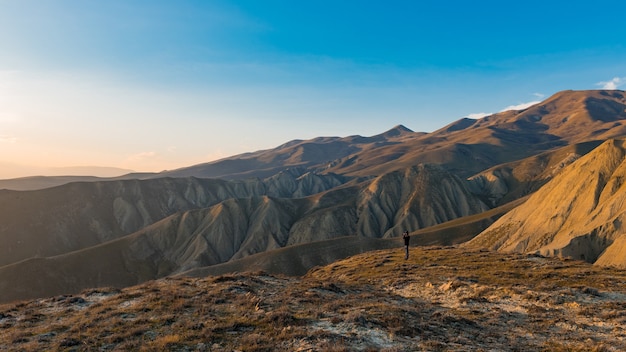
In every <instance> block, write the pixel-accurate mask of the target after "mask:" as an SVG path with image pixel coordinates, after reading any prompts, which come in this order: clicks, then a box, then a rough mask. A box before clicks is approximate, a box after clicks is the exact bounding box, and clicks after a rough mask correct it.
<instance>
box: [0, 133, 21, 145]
mask: <svg viewBox="0 0 626 352" xmlns="http://www.w3.org/2000/svg"><path fill="white" fill-rule="evenodd" d="M0 143H10V144H14V143H17V137H11V136H2V135H0Z"/></svg>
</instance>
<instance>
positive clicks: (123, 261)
mask: <svg viewBox="0 0 626 352" xmlns="http://www.w3.org/2000/svg"><path fill="white" fill-rule="evenodd" d="M625 122H626V98H624V92H622V91H579V92H576V91H565V92H560V93H558V94H555V95H554V96H552V97H550V98H549V99H547V100H546V101H544V102H542V103H539V104H537V105H534V106H532V107H530V108H528V109H526V110H521V111H507V112H502V113H499V114H494V115H491V116H487V117H485V118H482V119H479V120H470V119H461V120H459V121H457V122H455V123H452V124H450V125H448V126H445V127H443V128H441V129H440V130H437V131H435V132H433V133H416V132H412V131H410V130H409V129H407V128H405V127H403V126H396V127H394V128H393V129H391V130H389V131H387V132H384V133H381V134H379V135H376V136H372V137H361V136H350V137H343V138H340V137H320V138H315V139H311V140H307V141H301V140H295V141H291V142H288V143H285V144H283V145H281V146H279V147H277V148H274V149H270V150H264V151H257V152H253V153H246V154H242V155H237V156H233V157H230V158H226V159H222V160H219V161H216V162H211V163H206V164H201V165H195V166H190V167H188V168H183V169H179V170H173V171H169V172H165V173H160V174H153V175H152V174H148V175H139V174H130V175H124V176H122V177H120V178H119V179H117V180H107V181H103V180H100V179H97V180H94V179H83V181H88V182H71V183H68V184H64V185H61V186H57V187H51V188H46V189H41V190H33V191H8V190H3V191H0V243H1V244H2V245H1V246H0V285H1V287H0V291H3V292H4V293H5V294H6V295H5V296H4V297H9V296H10V297H19V295H20V294H26V293H25V292H26V291H28V290H32V292H39V293H40V294H45V293H46V292H63V289H68V290H70V289H78V288H81V287H83V288H84V287H88V286H89V285H114V286H123V285H128V284H134V283H138V282H141V281H143V280H148V279H152V278H157V277H161V276H164V275H169V274H173V273H181V272H186V271H189V270H200V268H203V269H202V270H204V271H205V272H210V270H209V269H207V268H210V267H211V266H214V265H221V268H226V267H227V266H228V265H226V264H225V263H234V262H239V263H242V262H240V261H242V260H244V259H245V258H248V257H249V256H251V255H255V254H256V255H261V254H262V253H264V252H268V251H272V250H280V249H283V248H290V247H292V246H304V247H306V246H307V244H313V243H317V244H318V245H319V244H320V241H332V243H333V246H339V247H333V249H332V250H331V249H329V253H331V252H332V253H334V254H333V255H330V254H329V255H327V256H323V255H320V256H313V257H309V258H317V260H322V258H325V259H323V260H328V258H336V256H338V255H341V254H340V253H344V254H345V253H353V251H351V250H346V249H342V248H341V245H342V244H341V243H342V241H341V240H340V239H341V238H344V237H345V238H346V239H348V238H350V240H349V241H348V240H347V241H346V242H345V244H344V245H346V246H348V245H350V243H354V241H358V239H359V238H360V239H363V241H364V242H363V246H357V247H358V248H366V247H367V246H366V245H365V243H366V242H367V243H374V242H376V241H373V242H372V241H369V239H381V238H383V239H392V238H395V237H397V236H398V235H399V234H400V233H401V232H402V231H404V230H409V231H411V232H412V233H413V234H414V235H415V236H421V237H418V238H419V241H418V242H419V243H441V244H449V243H458V241H459V240H460V239H465V240H468V239H471V238H472V237H473V236H474V235H476V234H478V233H479V232H481V231H482V230H484V229H485V228H486V227H487V226H489V225H491V224H492V223H493V221H494V220H495V219H496V218H498V217H500V216H502V214H503V213H504V212H506V211H508V210H509V209H511V208H514V207H515V206H518V204H520V203H523V205H521V206H519V207H518V208H516V209H515V210H513V211H511V212H510V213H509V214H507V215H505V216H503V217H502V218H500V220H498V222H497V223H495V224H493V225H492V226H491V227H490V228H489V229H490V230H488V231H485V232H483V233H482V234H481V235H480V236H479V237H477V238H476V239H475V240H474V241H472V242H471V243H472V245H474V246H488V247H493V248H498V249H502V250H520V251H536V250H538V251H540V252H541V253H544V254H561V255H571V256H574V257H576V258H582V257H583V256H584V259H586V260H589V261H596V262H597V263H599V264H618V265H621V264H620V262H619V261H618V260H616V259H615V258H618V257H619V255H618V254H620V253H621V251H622V249H621V248H622V247H621V246H620V243H621V241H623V240H622V239H621V237H620V231H621V230H622V227H621V225H620V224H621V222H622V219H621V212H622V210H620V209H621V208H620V207H621V198H622V197H626V194H623V193H624V192H623V190H622V187H621V179H622V177H623V176H626V175H623V176H622V175H621V174H620V172H621V171H619V170H621V166H620V165H621V162H622V159H623V154H624V152H623V148H622V147H621V143H622V142H619V141H612V142H607V143H605V144H601V143H603V141H604V140H606V139H607V138H614V137H618V136H626V129H625V127H624V123H625ZM600 144H601V146H600V147H598V145H600ZM607 158H608V159H607ZM590 160H593V162H591V161H590ZM572 170H573V171H572ZM611 170H613V171H611ZM618 171H619V172H618ZM166 176H167V177H166ZM191 176H193V177H191ZM209 177H213V178H209ZM124 178H131V179H124ZM74 180H75V179H61V180H58V181H59V182H61V181H62V182H65V181H74ZM564 180H565V181H564ZM47 181H50V180H45V179H38V181H37V182H47ZM52 183H53V182H51V183H50V184H52ZM0 185H1V183H0ZM574 210H575V211H574ZM502 224H505V225H502ZM418 238H416V241H417V239H418ZM365 239H368V240H365ZM335 241H336V242H335ZM327 243H330V242H327ZM611 244H613V245H611ZM322 247H323V246H322ZM322 247H320V248H322ZM311 248H313V247H311ZM367 248H369V247H367ZM604 249H606V251H604ZM603 251H604V252H603ZM282 253H283V254H282V255H281V256H279V257H277V258H283V259H276V260H284V258H285V255H286V254H285V253H301V252H298V251H294V252H291V251H285V252H282ZM294 255H296V254H294ZM621 257H623V256H621ZM262 258H263V259H262V262H263V263H265V264H263V265H268V266H272V264H267V263H268V260H269V262H270V263H271V260H270V259H268V258H271V257H270V256H268V257H265V256H263V257H262ZM596 259H597V260H596ZM311 260H313V259H311ZM293 263H294V265H295V266H296V267H300V268H302V265H304V264H302V262H298V261H294V262H293ZM298 263H300V264H298ZM307 265H312V263H310V262H308V263H307ZM232 267H238V266H237V265H234V264H233V265H232ZM273 267H274V268H278V267H280V265H278V264H276V265H275V266H273ZM38 274H39V275H40V276H39V277H38V276H37V275H38ZM35 279H37V281H33V282H29V283H28V284H27V283H25V282H24V280H35ZM16 290H17V291H16ZM20 290H22V291H20ZM24 290H26V291H24ZM20 292H21V293H20ZM29 292H30V291H29Z"/></svg>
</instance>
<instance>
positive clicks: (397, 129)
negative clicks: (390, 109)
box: [382, 125, 413, 137]
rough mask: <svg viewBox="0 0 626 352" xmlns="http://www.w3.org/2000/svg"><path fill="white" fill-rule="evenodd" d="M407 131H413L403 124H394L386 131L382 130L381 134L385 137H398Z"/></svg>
mask: <svg viewBox="0 0 626 352" xmlns="http://www.w3.org/2000/svg"><path fill="white" fill-rule="evenodd" d="M408 133H413V131H412V130H411V129H409V128H407V127H405V126H404V125H396V126H394V127H393V128H392V129H390V130H388V131H387V132H384V133H383V134H382V135H383V136H385V137H398V136H401V135H404V134H408Z"/></svg>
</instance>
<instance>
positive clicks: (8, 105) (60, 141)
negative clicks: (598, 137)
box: [0, 0, 626, 178]
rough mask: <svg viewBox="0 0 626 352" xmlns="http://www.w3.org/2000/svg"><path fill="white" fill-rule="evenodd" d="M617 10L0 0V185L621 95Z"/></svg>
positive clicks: (625, 65)
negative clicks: (576, 95) (550, 100)
mask: <svg viewBox="0 0 626 352" xmlns="http://www.w3.org/2000/svg"><path fill="white" fill-rule="evenodd" d="M625 14H626V1H623V0H621V1H612V0H608V1H601V2H591V1H549V0H542V1H515V2H510V1H501V0H500V1H441V0H437V1H418V0H415V1H410V0H404V1H400V0H384V1H367V0H360V1H357V0H343V1H342V0H332V1H327V0H315V1H313V0H311V1H307V0H301V1H291V0H284V1H277V0H276V1H275V0H249V1H246V0H241V1H237V0H233V1H227V0H212V1H200V0H198V1H190V0H176V1H162V0H107V1H97V0H54V1H47V0H0V178H9V177H18V176H25V175H31V174H41V173H48V174H52V173H53V172H54V171H51V170H49V169H48V168H53V167H54V168H57V167H64V166H91V165H97V166H110V167H119V168H126V169H132V170H135V171H161V170H164V169H174V168H178V167H183V166H190V165H193V164H197V163H202V162H207V161H211V160H215V159H218V158H222V157H226V156H230V155H234V154H240V153H243V152H248V151H255V150H259V149H268V148H273V147H276V146H278V145H280V144H282V143H284V142H287V141H289V140H292V139H308V138H313V137H318V136H349V135H357V134H358V135H362V136H371V135H375V134H378V133H382V132H384V131H386V130H388V129H390V128H392V127H393V126H395V125H397V124H403V125H405V126H406V127H408V128H411V129H412V130H414V131H424V132H430V131H433V130H435V129H438V128H439V127H443V126H444V125H446V124H448V123H450V122H452V121H455V120H457V119H459V118H461V117H464V116H472V117H478V116H481V115H482V114H485V113H494V112H498V111H501V110H503V109H506V108H509V107H514V106H519V105H520V104H526V103H530V102H533V101H539V100H542V99H545V98H547V97H549V96H550V95H552V94H554V93H556V92H557V91H560V90H564V89H576V90H578V89H599V88H617V89H620V88H621V89H624V87H626V24H625V23H626V17H625V16H626V15H625ZM56 172H58V170H57V171H56Z"/></svg>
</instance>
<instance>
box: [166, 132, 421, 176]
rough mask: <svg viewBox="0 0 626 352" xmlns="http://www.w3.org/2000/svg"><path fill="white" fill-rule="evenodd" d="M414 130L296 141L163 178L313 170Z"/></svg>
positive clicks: (410, 134) (397, 141) (408, 135)
mask: <svg viewBox="0 0 626 352" xmlns="http://www.w3.org/2000/svg"><path fill="white" fill-rule="evenodd" d="M422 134H423V133H414V132H413V131H411V130H410V129H408V128H406V127H404V126H402V125H398V126H395V127H394V128H392V129H391V130H389V131H386V132H384V133H381V134H378V135H375V136H372V137H361V136H349V137H318V138H314V139H311V140H293V141H290V142H288V143H285V144H283V145H280V146H278V147H276V148H274V149H268V150H261V151H257V152H252V153H245V154H240V155H236V156H233V157H229V158H225V159H221V160H218V161H214V162H210V163H205V164H200V165H194V166H190V167H186V168H182V169H177V170H172V171H166V172H163V173H161V174H159V177H162V176H168V177H186V176H194V177H206V178H223V179H242V178H250V177H261V178H263V177H268V176H271V175H274V174H276V173H278V172H280V171H281V170H284V169H285V168H293V167H305V168H308V169H309V170H311V171H318V170H319V169H326V168H329V167H332V165H333V164H334V163H337V162H338V161H339V160H342V159H344V158H346V157H349V156H350V155H354V154H358V153H359V152H364V151H371V150H375V149H377V148H379V147H381V146H384V145H390V144H401V143H403V142H404V141H405V140H406V139H407V138H412V137H414V136H416V135H422Z"/></svg>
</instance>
